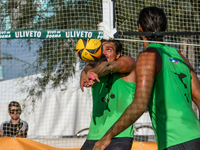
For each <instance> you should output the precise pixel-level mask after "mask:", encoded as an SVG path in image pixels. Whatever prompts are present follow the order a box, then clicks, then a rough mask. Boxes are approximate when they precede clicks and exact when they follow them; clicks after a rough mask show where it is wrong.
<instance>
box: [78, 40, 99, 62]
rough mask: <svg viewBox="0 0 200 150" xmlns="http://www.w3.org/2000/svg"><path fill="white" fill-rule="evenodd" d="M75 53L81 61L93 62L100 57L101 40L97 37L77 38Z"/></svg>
mask: <svg viewBox="0 0 200 150" xmlns="http://www.w3.org/2000/svg"><path fill="white" fill-rule="evenodd" d="M76 53H77V55H78V57H79V58H80V59H82V60H83V61H86V62H94V61H96V60H98V59H99V58H100V57H101V54H102V47H101V41H100V40H99V39H79V40H78V42H77V44H76Z"/></svg>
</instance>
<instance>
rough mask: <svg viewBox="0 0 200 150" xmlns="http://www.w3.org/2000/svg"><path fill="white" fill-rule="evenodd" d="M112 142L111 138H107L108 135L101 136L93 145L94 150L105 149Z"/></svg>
mask: <svg viewBox="0 0 200 150" xmlns="http://www.w3.org/2000/svg"><path fill="white" fill-rule="evenodd" d="M110 142H111V139H106V137H103V138H101V139H100V140H99V141H97V142H96V143H95V145H94V147H93V150H104V149H105V148H106V147H107V146H108V145H109V144H110Z"/></svg>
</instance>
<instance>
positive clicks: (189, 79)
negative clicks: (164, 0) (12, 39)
mask: <svg viewBox="0 0 200 150" xmlns="http://www.w3.org/2000/svg"><path fill="white" fill-rule="evenodd" d="M166 29H167V19H166V15H165V13H164V11H163V10H162V9H160V8H157V7H146V8H144V9H143V10H142V11H141V12H140V15H139V20H138V30H139V32H146V31H149V32H159V31H165V30H166ZM141 39H142V40H152V41H162V40H163V36H156V35H155V36H141ZM144 48H145V51H144V52H142V53H141V54H140V55H139V56H138V58H137V62H136V78H137V81H136V90H135V97H134V100H133V102H132V103H131V104H130V105H129V107H128V108H127V109H126V110H125V112H124V113H123V115H122V116H121V117H120V119H119V120H118V121H117V122H116V123H115V124H114V125H113V126H112V127H111V128H110V130H109V131H108V132H107V133H106V134H105V136H104V137H103V138H102V139H101V140H99V141H98V142H97V143H96V144H95V147H94V150H100V149H101V150H102V149H104V148H105V147H106V146H107V145H108V144H109V143H110V141H111V139H112V137H114V136H116V135H118V134H119V133H120V132H122V131H123V130H124V129H126V128H127V127H129V126H130V125H131V124H133V123H134V122H135V121H136V120H137V119H138V118H139V117H140V116H141V115H142V113H143V112H144V111H145V110H146V108H147V107H148V109H149V113H150V117H151V120H152V124H153V127H154V132H155V136H156V141H157V145H158V149H159V150H200V122H199V120H198V118H197V116H196V115H195V113H194V111H193V109H192V101H194V102H195V103H196V105H197V107H198V109H200V84H199V80H198V78H197V75H196V74H195V72H194V70H193V68H192V66H191V65H190V63H189V61H188V60H187V59H186V58H185V57H184V56H183V55H181V54H180V53H179V52H178V51H177V50H176V49H174V48H172V47H169V46H167V45H165V44H158V43H152V44H150V43H149V42H144Z"/></svg>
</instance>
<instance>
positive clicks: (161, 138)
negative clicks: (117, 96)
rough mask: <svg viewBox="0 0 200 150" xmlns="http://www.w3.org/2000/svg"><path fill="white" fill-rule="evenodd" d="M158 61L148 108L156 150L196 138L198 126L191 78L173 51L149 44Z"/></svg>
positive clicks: (199, 128)
mask: <svg viewBox="0 0 200 150" xmlns="http://www.w3.org/2000/svg"><path fill="white" fill-rule="evenodd" d="M148 47H154V48H156V49H157V51H158V52H159V54H160V56H161V58H162V69H161V71H160V72H159V74H158V75H157V76H156V79H155V84H154V88H153V94H152V97H151V100H150V102H149V105H148V108H149V113H150V117H151V120H152V123H153V127H154V132H155V136H156V140H157V145H158V149H159V150H162V149H165V148H168V147H170V146H173V145H177V144H180V143H183V142H187V141H190V140H193V139H196V138H200V123H199V120H198V118H197V116H196V115H195V113H194V111H193V109H192V96H191V74H190V70H189V68H188V66H187V65H186V64H185V63H184V60H183V59H182V58H181V56H180V55H179V54H178V52H177V50H176V49H175V48H172V47H169V46H167V45H162V44H156V43H153V44H150V45H148Z"/></svg>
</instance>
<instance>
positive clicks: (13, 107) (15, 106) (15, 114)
mask: <svg viewBox="0 0 200 150" xmlns="http://www.w3.org/2000/svg"><path fill="white" fill-rule="evenodd" d="M21 112H22V111H21V106H20V104H19V103H18V102H16V101H12V102H10V103H9V105H8V113H9V115H10V116H11V119H13V120H18V119H19V116H20V115H21Z"/></svg>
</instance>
